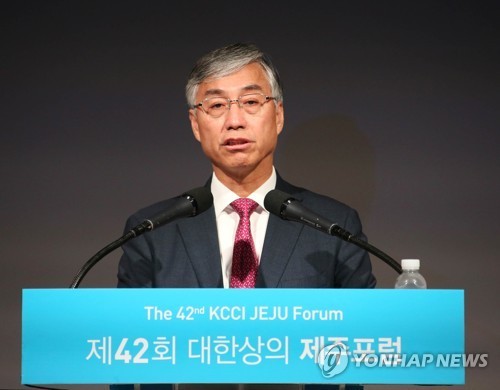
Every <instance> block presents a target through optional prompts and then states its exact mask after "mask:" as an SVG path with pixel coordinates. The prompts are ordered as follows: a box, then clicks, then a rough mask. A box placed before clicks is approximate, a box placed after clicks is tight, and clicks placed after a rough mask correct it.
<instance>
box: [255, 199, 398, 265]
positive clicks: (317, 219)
mask: <svg viewBox="0 0 500 390" xmlns="http://www.w3.org/2000/svg"><path fill="white" fill-rule="evenodd" d="M264 207H265V208H266V210H267V211H269V212H270V213H271V214H274V215H276V216H278V217H280V218H281V219H284V220H287V221H294V222H300V223H303V224H304V225H306V226H310V227H313V228H315V229H317V230H320V231H322V232H323V233H326V234H328V235H330V236H336V237H339V238H340V239H342V240H344V241H347V242H350V243H352V244H354V245H357V246H359V247H360V248H363V249H364V250H366V251H368V252H370V253H371V254H373V255H375V256H377V257H378V258H380V259H381V260H383V261H384V262H385V263H387V264H388V265H389V266H390V267H392V268H393V269H394V270H395V271H396V272H398V273H402V272H403V270H402V268H401V265H400V264H399V263H398V262H397V261H396V260H394V259H393V258H392V257H390V256H389V255H387V254H386V253H384V252H382V251H381V250H379V249H377V248H376V247H374V246H373V245H370V244H369V243H367V242H366V241H363V240H361V239H359V238H357V237H356V236H354V235H353V234H352V233H350V232H348V231H347V230H345V229H343V228H341V227H340V226H338V224H336V223H333V222H331V221H329V220H327V219H326V218H324V217H322V216H320V215H318V214H316V213H315V212H314V211H312V210H310V209H308V208H307V207H305V206H303V205H302V203H300V202H299V201H298V200H297V199H295V198H293V197H292V196H291V195H290V194H287V193H286V192H283V191H280V190H271V191H269V192H268V193H267V195H266V197H265V198H264Z"/></svg>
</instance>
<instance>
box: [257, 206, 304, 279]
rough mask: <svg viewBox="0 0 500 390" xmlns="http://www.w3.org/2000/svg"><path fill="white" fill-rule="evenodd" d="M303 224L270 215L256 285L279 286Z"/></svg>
mask: <svg viewBox="0 0 500 390" xmlns="http://www.w3.org/2000/svg"><path fill="white" fill-rule="evenodd" d="M302 228H303V226H302V225H300V224H298V223H291V222H288V221H284V220H282V219H280V218H278V217H276V216H274V215H270V216H269V222H268V224H267V231H266V238H265V240H264V248H263V249H262V255H261V259H260V265H259V275H258V279H257V286H256V287H271V288H275V287H278V284H279V282H280V280H281V276H282V275H283V272H284V271H285V268H286V266H287V264H288V261H289V260H290V257H291V255H292V253H293V250H294V249H295V243H296V242H297V240H298V238H299V235H300V233H301V231H302Z"/></svg>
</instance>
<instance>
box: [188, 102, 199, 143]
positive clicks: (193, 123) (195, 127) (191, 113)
mask: <svg viewBox="0 0 500 390" xmlns="http://www.w3.org/2000/svg"><path fill="white" fill-rule="evenodd" d="M194 110H195V109H190V110H189V121H190V122H191V130H193V135H194V138H196V140H197V141H198V142H200V130H199V126H198V118H197V117H196V112H195V111H194Z"/></svg>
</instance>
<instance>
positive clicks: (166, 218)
mask: <svg viewBox="0 0 500 390" xmlns="http://www.w3.org/2000/svg"><path fill="white" fill-rule="evenodd" d="M174 199H175V202H174V204H173V205H172V206H171V207H169V208H168V209H167V210H164V211H163V212H161V213H159V214H157V215H155V216H153V217H151V218H149V219H145V220H144V221H143V222H142V223H140V224H139V225H137V226H135V227H134V228H132V229H130V230H129V231H128V232H127V233H126V234H124V235H123V236H122V237H120V238H119V239H117V240H115V241H113V242H112V243H111V244H109V245H107V246H105V247H104V248H103V249H101V250H100V251H99V252H97V253H96V254H95V255H94V256H92V257H91V258H90V259H89V260H88V261H87V262H86V263H85V264H84V265H83V267H82V268H81V269H80V271H79V272H78V274H77V275H76V276H75V277H74V279H73V282H72V283H71V285H70V286H69V287H70V288H77V287H78V286H79V285H80V283H81V281H82V279H83V278H84V276H85V275H86V274H87V272H89V271H90V269H91V268H92V267H93V266H94V265H96V264H97V262H98V261H99V260H101V259H102V258H103V257H104V256H106V255H107V254H109V253H111V252H112V251H114V250H115V249H116V248H119V247H120V246H122V245H123V244H125V243H126V242H127V241H129V240H131V239H132V238H135V237H138V236H140V235H141V234H144V233H146V232H148V231H151V230H153V229H156V228H158V227H160V226H163V225H165V224H167V223H170V222H173V221H175V220H177V219H179V218H187V217H194V216H196V215H198V214H201V213H203V212H204V211H207V210H208V209H209V208H210V207H211V206H212V204H213V196H212V193H211V192H210V190H209V189H208V188H206V187H199V188H194V189H192V190H190V191H187V192H185V193H183V194H182V195H180V196H178V197H177V198H174Z"/></svg>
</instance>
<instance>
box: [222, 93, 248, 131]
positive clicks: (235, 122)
mask: <svg viewBox="0 0 500 390" xmlns="http://www.w3.org/2000/svg"><path fill="white" fill-rule="evenodd" d="M245 125H246V119H245V110H244V109H243V108H242V107H241V106H240V104H239V101H238V100H237V99H234V100H230V101H229V107H228V110H227V113H226V128H227V129H229V130H231V129H239V128H243V127H245Z"/></svg>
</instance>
